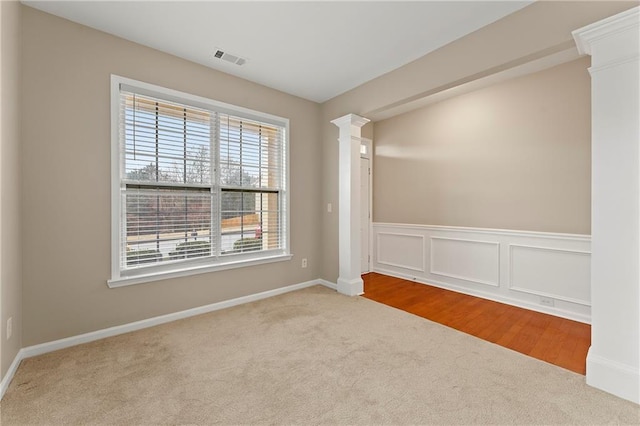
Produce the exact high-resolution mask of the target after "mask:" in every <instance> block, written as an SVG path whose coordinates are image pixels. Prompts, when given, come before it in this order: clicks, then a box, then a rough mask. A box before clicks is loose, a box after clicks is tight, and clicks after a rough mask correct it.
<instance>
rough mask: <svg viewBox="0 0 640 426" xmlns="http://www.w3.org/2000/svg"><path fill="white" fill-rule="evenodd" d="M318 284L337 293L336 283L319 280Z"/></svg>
mask: <svg viewBox="0 0 640 426" xmlns="http://www.w3.org/2000/svg"><path fill="white" fill-rule="evenodd" d="M318 283H319V284H322V285H323V286H325V287H327V288H330V289H332V290H336V291H338V284H336V283H332V282H331V281H327V280H323V279H319V280H318Z"/></svg>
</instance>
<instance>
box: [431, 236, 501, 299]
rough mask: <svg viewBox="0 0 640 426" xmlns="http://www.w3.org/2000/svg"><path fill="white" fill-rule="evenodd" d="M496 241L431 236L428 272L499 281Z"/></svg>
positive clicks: (452, 276)
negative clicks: (429, 267) (429, 268)
mask: <svg viewBox="0 0 640 426" xmlns="http://www.w3.org/2000/svg"><path fill="white" fill-rule="evenodd" d="M499 249H500V245H499V244H498V243H497V242H492V241H476V240H464V239H455V238H443V237H431V270H430V272H431V273H432V274H436V275H442V276H445V277H450V278H456V279H460V280H465V281H471V282H475V283H480V284H487V285H491V286H496V287H497V286H499V285H500V277H499V275H500V272H499V271H500V251H499Z"/></svg>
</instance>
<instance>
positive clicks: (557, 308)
mask: <svg viewBox="0 0 640 426" xmlns="http://www.w3.org/2000/svg"><path fill="white" fill-rule="evenodd" d="M373 234H374V238H373V242H374V247H373V253H374V256H373V259H372V270H373V271H374V272H379V273H382V274H386V275H392V276H397V277H401V278H406V279H409V280H413V281H417V282H421V283H424V284H429V285H433V286H436V287H442V288H446V289H449V290H453V291H457V292H461V293H466V294H471V295H474V296H479V297H483V298H486V299H491V300H496V301H498V302H502V303H507V304H511V305H515V306H520V307H523V308H527V309H532V310H536V311H540V312H545V313H548V314H552V315H557V316H561V317H564V318H570V319H573V320H576V321H581V322H585V323H589V322H590V320H591V301H590V294H591V293H590V290H591V289H590V285H591V272H590V270H591V236H590V235H575V234H557V233H547V232H529V231H510V230H503V229H483V228H463V227H454V226H431V225H410V224H398V223H374V224H373ZM427 243H428V244H427Z"/></svg>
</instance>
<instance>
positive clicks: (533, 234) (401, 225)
mask: <svg viewBox="0 0 640 426" xmlns="http://www.w3.org/2000/svg"><path fill="white" fill-rule="evenodd" d="M374 226H377V227H383V226H389V227H394V228H410V229H415V228H417V229H420V230H425V231H446V232H471V233H474V234H494V235H495V234H497V235H509V236H514V237H538V238H544V239H549V238H561V239H563V240H577V241H586V242H590V241H591V235H586V234H562V233H557V232H540V231H518V230H512V229H493V228H470V227H465V226H441V225H419V224H410V223H390V222H374Z"/></svg>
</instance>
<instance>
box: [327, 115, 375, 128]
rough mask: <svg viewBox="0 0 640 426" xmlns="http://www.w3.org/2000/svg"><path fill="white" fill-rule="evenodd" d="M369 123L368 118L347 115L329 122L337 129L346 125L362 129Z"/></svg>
mask: <svg viewBox="0 0 640 426" xmlns="http://www.w3.org/2000/svg"><path fill="white" fill-rule="evenodd" d="M369 121H371V120H369V119H368V118H364V117H360V116H359V115H356V114H347V115H343V116H342V117H339V118H336V119H335V120H331V122H332V123H333V124H335V125H336V126H338V127H343V126H346V125H349V126H356V127H362V126H364V125H365V124H367V123H368V122H369Z"/></svg>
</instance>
